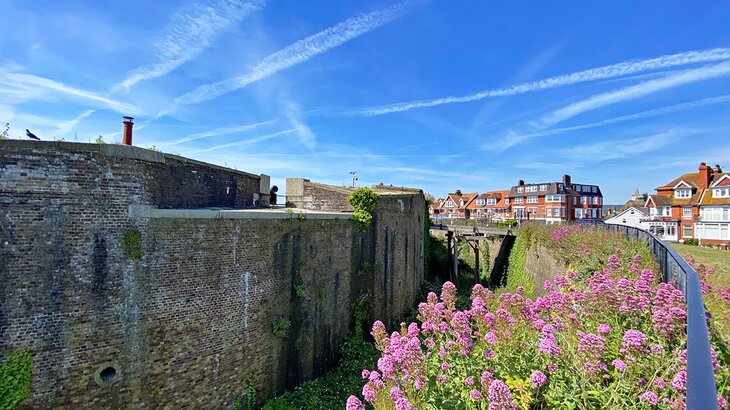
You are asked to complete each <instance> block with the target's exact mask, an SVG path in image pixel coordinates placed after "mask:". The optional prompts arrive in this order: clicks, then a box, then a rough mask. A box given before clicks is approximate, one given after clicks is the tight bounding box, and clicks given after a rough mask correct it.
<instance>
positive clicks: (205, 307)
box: [0, 140, 425, 408]
mask: <svg viewBox="0 0 730 410" xmlns="http://www.w3.org/2000/svg"><path fill="white" fill-rule="evenodd" d="M298 181H301V184H302V186H303V187H304V186H305V185H306V184H305V182H304V181H305V180H298ZM307 183H308V181H307ZM316 186H317V190H319V191H320V192H321V193H322V195H330V197H331V201H330V202H328V201H324V202H321V203H320V205H318V206H309V207H307V206H303V205H302V206H300V208H301V209H290V210H284V209H268V208H266V207H267V206H268V191H269V178H268V177H267V176H266V175H255V174H250V173H246V172H240V171H235V170H231V169H227V168H223V167H218V166H215V165H211V164H205V163H202V162H198V161H194V160H191V159H186V158H182V157H178V156H174V155H168V154H162V153H159V152H154V151H149V150H145V149H141V148H136V147H131V146H120V145H111V144H109V145H104V144H102V145H97V144H78V143H68V142H25V141H12V140H11V141H0V207H2V211H3V212H2V215H1V216H2V218H1V219H0V360H2V359H3V358H5V357H6V356H7V354H8V353H9V352H11V351H14V350H19V349H28V350H29V351H30V352H31V354H32V357H33V364H32V381H31V389H32V393H31V396H30V397H29V398H28V399H27V400H26V401H25V402H24V403H23V405H22V406H23V407H24V408H119V407H122V408H173V407H175V408H230V407H232V405H233V402H234V401H235V399H236V397H237V396H239V395H241V394H245V393H246V390H247V389H251V388H255V389H256V393H257V397H259V398H265V397H270V396H271V395H273V394H275V393H277V392H280V391H282V390H283V389H284V388H287V387H293V386H295V385H297V384H298V383H300V382H301V381H303V380H306V379H308V378H311V377H313V376H317V375H320V374H322V373H323V372H324V371H325V370H326V369H327V368H328V367H331V366H332V365H333V364H335V362H336V359H337V351H338V347H339V345H340V343H341V342H342V341H343V340H344V337H345V335H346V334H347V332H348V331H350V330H351V329H352V326H353V321H352V307H351V305H352V302H353V301H354V300H355V299H356V298H358V297H360V296H361V295H363V294H370V295H372V296H371V299H370V302H371V306H372V309H371V319H374V318H378V319H382V320H384V321H385V322H388V323H387V324H390V325H392V324H395V323H396V322H398V321H399V320H401V319H402V318H403V317H404V315H405V314H406V313H407V312H408V310H409V308H410V307H411V306H412V305H413V303H414V302H415V298H416V296H417V293H418V290H419V288H420V285H421V283H422V280H423V218H424V207H425V203H424V200H423V195H422V193H421V192H420V191H418V190H406V189H395V188H391V187H384V188H383V189H378V188H377V187H376V189H375V190H376V192H379V193H380V194H381V201H380V203H379V205H378V208H377V210H376V212H375V215H374V218H373V223H372V225H371V227H370V229H369V230H368V231H367V232H360V231H358V230H357V229H356V228H355V226H354V224H353V223H352V221H351V218H352V215H351V213H349V212H348V211H349V210H350V209H349V208H348V207H349V204H346V200H344V202H343V198H345V197H346V195H347V194H348V193H349V190H348V189H343V188H340V187H332V186H327V185H323V184H316ZM289 189H290V188H289V186H287V191H289ZM287 195H288V196H289V192H287ZM332 204H336V205H332ZM364 267H365V268H364ZM275 323H276V324H278V325H280V326H281V327H283V328H285V329H284V330H283V331H280V332H277V335H275V334H274V332H273V328H274V324H275ZM286 323H289V325H288V326H286ZM247 381H252V382H253V386H250V385H248V384H247Z"/></svg>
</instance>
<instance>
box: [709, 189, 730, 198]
mask: <svg viewBox="0 0 730 410" xmlns="http://www.w3.org/2000/svg"><path fill="white" fill-rule="evenodd" d="M712 197H713V198H730V187H720V188H713V189H712Z"/></svg>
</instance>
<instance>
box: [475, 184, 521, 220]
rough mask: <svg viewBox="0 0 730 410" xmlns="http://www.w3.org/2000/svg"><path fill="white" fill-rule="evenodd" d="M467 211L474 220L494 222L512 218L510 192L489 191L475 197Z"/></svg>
mask: <svg viewBox="0 0 730 410" xmlns="http://www.w3.org/2000/svg"><path fill="white" fill-rule="evenodd" d="M466 209H467V210H468V211H469V215H470V217H471V218H472V219H476V220H480V221H486V222H492V221H505V220H507V219H510V218H511V212H510V209H511V204H510V200H509V190H501V191H489V192H485V193H483V194H481V195H478V196H476V197H474V199H472V200H471V201H470V202H469V203H468V204H466Z"/></svg>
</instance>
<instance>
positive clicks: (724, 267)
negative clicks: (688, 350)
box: [670, 243, 730, 340]
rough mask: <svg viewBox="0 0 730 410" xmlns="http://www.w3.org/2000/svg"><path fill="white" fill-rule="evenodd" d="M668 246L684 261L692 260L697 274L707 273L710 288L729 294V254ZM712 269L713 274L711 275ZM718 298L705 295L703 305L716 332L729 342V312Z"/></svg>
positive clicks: (704, 249) (681, 245)
mask: <svg viewBox="0 0 730 410" xmlns="http://www.w3.org/2000/svg"><path fill="white" fill-rule="evenodd" d="M670 245H671V246H672V247H673V248H674V249H675V250H676V251H677V253H679V254H680V255H681V256H682V257H683V258H685V259H686V260H688V261H690V260H691V259H692V258H694V268H695V269H697V270H698V271H699V272H701V273H703V272H706V273H709V274H707V276H705V278H706V280H707V283H708V284H709V285H710V286H712V287H715V288H722V289H726V290H727V291H728V294H730V252H728V251H721V250H719V249H714V248H704V247H698V246H689V245H684V244H679V243H672V244H670ZM703 265H704V266H703ZM713 269H714V273H711V272H712V270H713ZM719 296H720V295H710V296H708V295H705V297H704V300H705V305H706V308H707V310H708V311H709V312H710V313H711V314H712V316H713V317H714V318H715V320H714V321H713V322H714V325H715V327H716V328H717V331H718V332H719V333H720V335H722V338H723V339H724V340H730V310H728V309H727V304H726V303H723V301H722V300H721V298H720V297H719Z"/></svg>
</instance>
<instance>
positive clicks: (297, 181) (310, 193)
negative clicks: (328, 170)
mask: <svg viewBox="0 0 730 410" xmlns="http://www.w3.org/2000/svg"><path fill="white" fill-rule="evenodd" d="M354 190H355V189H354V188H348V187H337V186H332V185H325V184H319V183H316V182H311V181H310V180H308V179H304V178H287V179H286V202H287V206H293V207H295V208H302V209H316V210H320V211H340V212H352V211H353V208H352V205H350V203H349V202H347V195H349V194H350V193H351V192H353V191H354Z"/></svg>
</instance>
